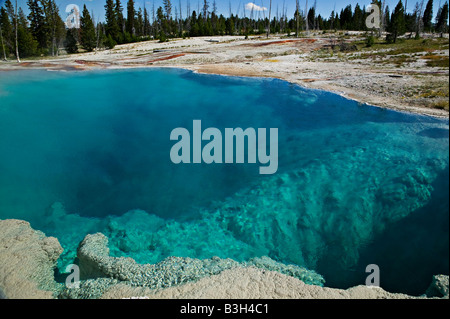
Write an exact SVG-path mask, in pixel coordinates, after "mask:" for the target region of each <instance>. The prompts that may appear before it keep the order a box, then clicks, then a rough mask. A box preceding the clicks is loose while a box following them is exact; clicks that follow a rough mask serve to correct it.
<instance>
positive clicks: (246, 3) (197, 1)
mask: <svg viewBox="0 0 450 319" xmlns="http://www.w3.org/2000/svg"><path fill="white" fill-rule="evenodd" d="M12 1H13V3H14V1H15V0H12ZM17 1H18V4H19V6H20V7H22V8H23V9H24V11H25V13H27V12H28V10H27V5H26V2H27V0H17ZM127 1H128V0H121V2H122V6H123V7H124V8H125V10H126V2H127ZM213 1H214V0H209V3H210V7H212V3H213ZM403 1H405V0H403ZM416 1H418V0H408V8H407V10H408V12H409V11H412V10H414V6H415V4H416ZM4 2H5V0H0V5H3V4H4ZM188 2H190V5H191V11H192V10H197V9H198V7H200V10H201V8H202V4H203V0H181V6H182V8H183V9H182V14H183V17H185V16H186V9H187V3H188ZM269 2H270V0H216V4H217V9H218V11H219V14H223V15H224V16H226V17H227V16H229V12H230V9H229V7H230V4H231V9H232V12H233V13H234V14H236V13H237V12H239V15H240V16H243V14H244V7H247V9H246V13H247V15H250V8H251V6H253V7H254V8H255V10H254V12H255V14H258V12H259V14H260V16H261V18H263V17H264V16H268V13H269ZM371 2H372V0H358V1H357V0H317V6H316V8H317V12H318V14H321V15H322V16H323V17H327V18H328V17H329V16H330V14H331V12H332V11H333V9H334V8H336V10H337V11H338V12H340V10H341V9H343V8H345V7H346V6H347V5H349V4H351V5H352V8H354V7H355V5H356V4H357V3H359V4H360V6H361V7H363V6H364V5H366V6H367V5H369V4H370V3H371ZM426 2H427V0H425V3H426ZM56 3H57V4H58V5H59V8H60V13H61V17H62V18H63V20H65V18H66V17H67V13H65V9H66V6H67V5H69V4H76V5H78V6H79V7H80V9H82V7H83V5H84V4H86V7H87V8H88V9H89V11H91V12H94V18H95V19H96V20H100V21H103V20H104V14H105V9H104V6H105V3H106V0H56ZM135 3H136V7H142V8H144V5H145V6H146V7H147V10H149V13H150V12H151V8H152V6H153V3H154V4H155V8H158V7H159V6H162V3H163V0H135ZM397 3H398V0H386V4H387V5H389V7H390V8H391V10H392V9H393V8H394V7H395V6H396V4H397ZM444 3H445V0H434V13H433V15H436V13H437V10H438V7H439V4H441V5H443V4H444ZM172 5H173V7H174V10H175V7H177V11H178V12H179V6H180V0H172ZM305 5H306V0H300V8H301V9H302V10H305ZM313 5H314V0H308V6H309V7H311V6H313ZM283 6H285V7H286V10H287V14H288V17H291V16H293V15H294V12H295V0H272V16H274V15H276V12H277V8H278V12H279V14H280V15H281V13H282V9H283ZM211 9H212V8H210V10H211ZM125 12H126V11H125Z"/></svg>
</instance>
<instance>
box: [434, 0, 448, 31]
mask: <svg viewBox="0 0 450 319" xmlns="http://www.w3.org/2000/svg"><path fill="white" fill-rule="evenodd" d="M448 11H449V8H448V2H445V4H444V5H443V7H442V8H440V9H439V13H438V15H437V17H436V21H437V22H436V31H437V32H440V33H441V37H443V36H444V33H445V32H448Z"/></svg>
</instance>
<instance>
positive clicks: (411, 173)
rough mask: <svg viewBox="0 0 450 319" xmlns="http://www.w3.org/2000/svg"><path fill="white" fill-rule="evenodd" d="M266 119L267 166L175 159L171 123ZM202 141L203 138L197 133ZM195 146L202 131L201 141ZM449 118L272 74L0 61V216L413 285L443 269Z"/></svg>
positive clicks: (71, 251)
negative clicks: (274, 162) (23, 65)
mask: <svg viewBox="0 0 450 319" xmlns="http://www.w3.org/2000/svg"><path fill="white" fill-rule="evenodd" d="M194 120H201V122H202V125H204V126H205V127H214V128H217V129H219V130H224V129H225V128H244V129H245V128H255V129H256V128H267V129H269V128H278V170H277V172H276V173H275V174H272V175H261V174H259V165H254V164H251V163H248V162H246V163H242V164H236V163H233V164H231V163H228V164H214V163H213V164H206V163H201V164H190V165H185V164H174V163H173V162H172V161H171V159H170V151H171V148H172V147H173V145H174V141H172V140H171V139H170V134H171V132H172V130H174V129H175V128H178V127H184V128H187V129H192V125H193V121H194ZM204 143H205V142H204ZM205 144H206V143H205ZM448 192H449V121H448V120H441V119H435V118H431V117H425V116H419V115H412V114H406V113H400V112H395V111H391V110H386V109H381V108H376V107H372V106H367V105H361V104H358V103H357V102H354V101H350V100H347V99H344V98H342V97H340V96H338V95H335V94H332V93H327V92H323V91H316V90H309V89H304V88H301V87H299V86H297V85H293V84H290V83H287V82H284V81H281V80H275V79H259V78H258V79H253V78H252V79H247V78H237V77H224V76H215V75H199V74H194V73H192V72H189V71H184V70H175V69H152V70H140V69H139V70H120V71H92V72H47V71H25V72H22V71H20V72H4V73H2V74H1V77H0V219H10V218H14V219H24V220H27V221H29V222H30V223H31V225H32V227H34V228H35V229H39V230H41V231H43V232H45V233H46V235H47V236H55V237H57V238H58V239H59V241H60V243H61V245H62V246H63V247H64V249H65V251H64V253H63V254H62V256H61V258H60V260H59V267H61V268H64V266H65V265H67V264H70V263H73V261H74V259H75V256H76V248H77V245H78V243H79V242H80V241H81V240H82V239H83V238H84V236H85V235H87V234H90V233H94V232H102V233H104V234H105V235H106V236H108V238H109V240H110V242H109V246H110V249H111V253H112V254H113V255H114V256H128V257H132V258H134V259H135V260H136V261H137V262H139V263H156V262H159V261H161V260H162V259H164V258H166V257H168V256H179V257H192V258H201V259H203V258H211V257H213V256H219V257H221V258H232V259H235V260H237V261H244V260H248V259H249V258H252V257H257V256H269V257H271V258H273V259H275V260H277V261H280V262H283V263H287V264H296V265H300V266H304V267H307V268H309V269H312V270H315V271H316V272H318V273H319V274H321V275H323V276H324V278H325V280H326V286H329V287H339V288H348V287H351V286H355V285H361V284H364V283H365V278H366V277H367V275H368V274H367V273H366V272H365V269H366V266H367V265H369V264H376V265H378V266H379V268H380V280H381V286H382V287H383V288H384V289H385V290H388V291H391V292H403V293H409V294H413V295H419V294H422V293H424V292H425V290H426V288H427V287H428V285H429V284H430V282H431V277H432V275H437V274H448V272H449V271H448V269H449V265H448V262H449V242H448V241H449V220H448V217H449V197H448Z"/></svg>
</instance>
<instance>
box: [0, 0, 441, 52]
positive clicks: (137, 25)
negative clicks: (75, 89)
mask: <svg viewBox="0 0 450 319" xmlns="http://www.w3.org/2000/svg"><path fill="white" fill-rule="evenodd" d="M13 1H15V3H14V4H13V3H12V1H11V0H6V2H5V4H4V6H3V7H2V8H1V9H0V52H1V53H2V55H3V59H4V60H7V59H8V58H11V57H15V58H16V59H17V61H20V57H31V56H47V55H49V56H50V55H51V56H57V55H59V54H60V52H61V50H65V51H66V52H68V53H76V52H79V51H80V50H84V51H88V52H91V51H94V50H99V49H111V48H113V47H114V46H115V45H117V44H125V43H132V42H138V41H146V40H150V39H157V40H159V41H161V42H164V41H167V40H168V39H170V38H185V37H197V36H222V35H240V36H245V37H248V36H250V35H267V36H269V34H270V33H276V34H287V35H292V36H296V37H299V36H300V35H301V33H302V32H305V31H306V32H307V33H309V32H310V31H323V32H326V31H337V30H353V31H367V32H368V31H372V32H373V31H374V30H369V29H368V28H367V26H366V19H367V18H368V16H369V15H370V13H368V12H366V7H365V6H363V7H361V6H360V5H359V4H356V5H355V7H354V8H353V7H352V6H351V5H348V6H346V7H345V8H342V9H341V11H340V12H338V11H337V10H336V9H334V10H333V11H332V13H331V15H330V16H329V17H323V16H322V15H321V14H317V10H316V8H317V1H315V2H314V3H312V5H311V6H308V0H306V3H305V7H304V8H302V7H301V6H300V3H299V0H295V1H296V10H295V13H294V16H292V17H288V15H287V8H286V7H285V6H283V8H282V9H281V10H280V8H279V7H277V8H276V9H275V8H272V1H270V8H269V9H268V10H264V11H255V10H254V9H251V10H248V9H247V8H246V6H245V5H243V6H242V8H239V10H238V13H233V12H232V10H231V3H230V11H229V15H228V17H225V16H224V15H223V14H219V13H218V10H217V4H216V1H215V0H214V1H213V2H212V3H210V2H209V1H208V0H203V2H202V6H201V7H200V5H199V6H198V7H197V10H191V6H190V0H188V1H187V3H186V4H185V7H183V6H182V4H181V0H179V2H178V3H177V5H174V3H173V2H172V1H171V0H163V5H162V6H160V7H158V8H155V5H154V4H153V6H152V7H151V8H147V7H145V6H144V8H141V7H139V8H136V5H135V2H134V0H128V2H127V3H126V7H124V6H123V5H122V3H121V1H120V0H106V3H105V16H104V19H103V21H100V19H99V18H98V19H97V20H96V21H95V19H94V14H93V13H90V12H89V10H88V9H87V8H86V5H84V6H83V10H82V12H81V13H80V14H79V17H80V23H79V25H77V26H76V27H74V28H67V25H66V24H65V22H64V21H63V19H62V18H61V14H60V11H59V8H58V6H57V5H56V2H55V0H27V6H28V9H29V14H28V15H27V16H26V15H25V14H24V12H23V10H22V8H20V7H18V6H17V0H13ZM374 4H376V5H378V7H379V8H381V28H380V29H379V31H378V32H379V35H380V36H381V34H382V32H383V31H386V32H388V33H389V34H388V37H387V40H388V41H392V42H395V41H397V39H398V37H399V36H401V35H404V34H405V33H408V32H410V33H411V34H415V37H420V36H421V33H423V32H439V33H441V34H443V33H446V32H448V14H449V4H448V1H447V2H445V4H444V5H442V6H441V7H439V8H438V10H437V11H436V12H434V8H433V0H428V1H427V3H426V4H425V0H420V1H418V2H416V4H415V6H414V9H413V10H412V11H411V12H410V13H408V12H407V9H408V8H407V6H408V0H405V3H403V2H402V0H400V1H399V2H398V4H397V6H396V7H395V8H394V10H392V11H391V10H390V8H389V6H386V5H385V1H383V0H375V1H374ZM435 13H436V14H435Z"/></svg>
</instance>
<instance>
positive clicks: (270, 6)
mask: <svg viewBox="0 0 450 319" xmlns="http://www.w3.org/2000/svg"><path fill="white" fill-rule="evenodd" d="M271 15H272V0H270V5H269V23H268V24H267V39H268V38H269V36H270V18H271Z"/></svg>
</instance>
